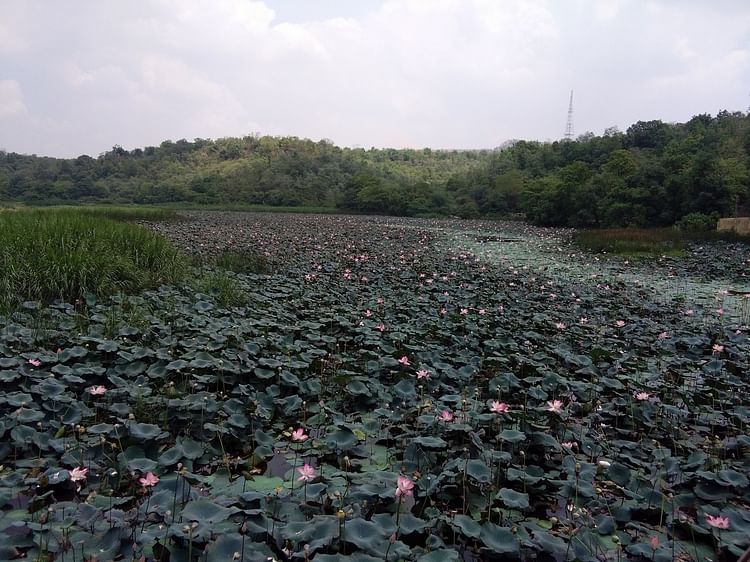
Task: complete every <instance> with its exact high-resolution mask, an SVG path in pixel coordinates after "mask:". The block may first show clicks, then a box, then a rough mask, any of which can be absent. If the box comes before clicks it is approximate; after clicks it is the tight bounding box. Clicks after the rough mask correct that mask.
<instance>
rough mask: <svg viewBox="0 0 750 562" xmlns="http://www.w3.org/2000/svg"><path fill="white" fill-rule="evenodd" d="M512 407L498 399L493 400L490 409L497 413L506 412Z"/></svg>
mask: <svg viewBox="0 0 750 562" xmlns="http://www.w3.org/2000/svg"><path fill="white" fill-rule="evenodd" d="M509 409H510V406H508V405H507V404H506V403H505V402H498V401H497V400H493V401H492V405H491V406H490V411H491V412H495V413H496V414H504V413H505V412H507V411H508V410H509Z"/></svg>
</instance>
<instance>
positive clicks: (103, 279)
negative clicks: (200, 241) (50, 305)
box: [0, 207, 187, 311]
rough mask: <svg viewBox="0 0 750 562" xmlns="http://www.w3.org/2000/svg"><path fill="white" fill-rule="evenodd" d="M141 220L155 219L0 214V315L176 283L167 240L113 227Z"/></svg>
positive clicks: (129, 212)
mask: <svg viewBox="0 0 750 562" xmlns="http://www.w3.org/2000/svg"><path fill="white" fill-rule="evenodd" d="M157 211H159V210H158V209H157ZM146 216H148V218H155V217H156V216H158V213H154V212H153V211H145V212H144V210H143V209H138V208H133V209H128V208H116V207H115V208H106V207H102V208H95V207H91V208H83V209H80V208H53V209H20V210H18V209H16V210H7V211H3V212H0V309H3V310H6V311H7V310H9V309H12V308H13V307H15V306H17V305H18V304H19V303H20V302H23V301H26V300H38V301H43V302H50V301H53V300H55V299H62V300H66V301H74V300H76V299H79V298H82V297H84V296H85V295H86V294H87V293H93V294H96V295H105V294H112V293H116V292H119V291H126V292H131V291H138V290H142V289H144V288H147V287H153V286H157V285H159V284H161V283H168V282H172V281H175V280H176V279H178V278H180V277H181V276H182V275H183V274H184V272H185V269H186V267H187V265H186V264H187V262H186V260H185V259H184V257H183V256H182V255H181V254H180V253H179V252H178V251H177V250H176V249H175V248H174V246H173V245H172V244H171V243H170V242H169V241H168V240H166V239H165V238H163V237H161V236H159V235H157V234H155V233H153V232H150V231H148V230H146V229H145V228H142V227H139V226H136V225H132V224H127V223H123V222H117V221H115V220H113V219H114V218H118V219H119V220H126V219H127V220H138V219H143V218H146Z"/></svg>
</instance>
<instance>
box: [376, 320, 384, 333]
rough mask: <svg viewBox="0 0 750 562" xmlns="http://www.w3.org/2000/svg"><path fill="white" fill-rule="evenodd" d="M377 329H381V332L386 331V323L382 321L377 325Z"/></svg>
mask: <svg viewBox="0 0 750 562" xmlns="http://www.w3.org/2000/svg"><path fill="white" fill-rule="evenodd" d="M377 329H378V330H380V331H381V332H385V324H383V323H382V322H381V323H380V324H378V325H377Z"/></svg>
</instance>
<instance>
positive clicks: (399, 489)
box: [396, 476, 414, 498]
mask: <svg viewBox="0 0 750 562" xmlns="http://www.w3.org/2000/svg"><path fill="white" fill-rule="evenodd" d="M413 490H414V482H413V481H412V479H411V478H407V477H406V476H399V477H398V478H397V479H396V497H397V498H398V497H401V496H412V495H414V492H413Z"/></svg>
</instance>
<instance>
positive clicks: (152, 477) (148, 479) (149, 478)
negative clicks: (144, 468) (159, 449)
mask: <svg viewBox="0 0 750 562" xmlns="http://www.w3.org/2000/svg"><path fill="white" fill-rule="evenodd" d="M138 482H140V483H141V485H142V486H143V487H144V488H151V487H153V486H156V485H157V484H158V483H159V477H158V476H157V475H156V474H154V473H153V472H151V471H149V472H147V473H146V476H144V477H143V478H141V479H139V480H138Z"/></svg>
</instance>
